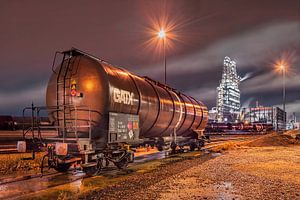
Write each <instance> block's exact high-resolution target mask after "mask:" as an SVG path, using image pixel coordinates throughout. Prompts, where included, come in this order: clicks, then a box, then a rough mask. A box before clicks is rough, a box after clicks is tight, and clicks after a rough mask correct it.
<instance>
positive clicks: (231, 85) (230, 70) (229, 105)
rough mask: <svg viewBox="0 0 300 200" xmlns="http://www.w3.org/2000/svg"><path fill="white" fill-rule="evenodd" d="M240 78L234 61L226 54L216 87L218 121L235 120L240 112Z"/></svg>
mask: <svg viewBox="0 0 300 200" xmlns="http://www.w3.org/2000/svg"><path fill="white" fill-rule="evenodd" d="M240 80H241V78H240V77H239V76H238V74H237V71H236V62H235V61H234V60H231V59H230V58H229V57H228V56H226V57H225V59H224V64H223V73H222V80H221V82H220V85H219V87H217V95H218V96H217V120H218V122H236V121H237V119H238V116H239V113H240V106H241V105H240V90H239V83H240Z"/></svg>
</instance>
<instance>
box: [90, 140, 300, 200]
mask: <svg viewBox="0 0 300 200" xmlns="http://www.w3.org/2000/svg"><path fill="white" fill-rule="evenodd" d="M213 156H215V158H214V159H208V158H206V159H203V158H197V159H192V160H186V161H183V162H179V163H174V164H172V165H167V166H165V167H163V168H162V169H160V170H157V171H154V172H150V173H145V174H140V175H136V176H133V177H131V179H130V180H127V182H122V183H121V184H117V185H114V186H112V187H110V188H107V189H104V190H101V191H98V192H94V193H93V194H91V195H88V196H87V197H86V198H87V199H120V198H121V199H163V200H166V199H172V200H173V199H293V200H294V199H300V146H288V147H259V148H258V147H242V148H239V149H238V150H231V151H229V152H227V153H225V154H224V155H222V154H219V153H215V154H213Z"/></svg>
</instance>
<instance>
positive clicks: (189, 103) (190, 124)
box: [46, 49, 208, 168]
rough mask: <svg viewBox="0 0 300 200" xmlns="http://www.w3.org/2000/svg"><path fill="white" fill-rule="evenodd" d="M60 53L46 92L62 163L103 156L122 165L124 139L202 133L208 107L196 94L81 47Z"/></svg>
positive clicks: (85, 161)
mask: <svg viewBox="0 0 300 200" xmlns="http://www.w3.org/2000/svg"><path fill="white" fill-rule="evenodd" d="M62 55H63V59H62V62H61V64H60V65H58V66H57V67H56V69H53V74H52V76H51V78H50V80H49V83H48V87H47V94H46V103H47V109H48V114H49V118H50V120H51V121H52V123H53V124H54V125H55V126H56V127H57V130H58V137H57V138H49V139H48V140H49V141H51V140H52V141H55V142H56V144H55V147H54V149H55V151H54V152H55V153H54V154H55V155H56V157H55V159H58V161H59V163H71V162H74V157H80V159H81V162H82V163H83V164H85V165H90V163H91V162H92V163H96V165H97V163H98V164H99V158H103V159H106V160H112V161H113V162H114V163H115V164H117V166H118V164H119V165H120V166H121V165H123V164H124V163H127V161H128V160H129V156H128V152H127V151H126V150H124V147H122V145H121V146H120V144H124V143H127V144H138V143H141V142H142V141H143V140H144V139H145V138H165V137H170V136H171V137H172V138H174V136H175V139H176V137H190V136H192V135H195V133H198V134H200V133H201V132H203V130H204V128H205V126H206V123H207V120H208V112H207V107H206V106H205V105H204V104H203V103H202V102H200V101H197V100H196V99H194V98H193V97H190V96H188V95H185V94H182V93H180V92H178V91H176V90H175V89H173V88H170V87H168V86H166V85H163V84H161V83H159V82H156V81H154V80H151V79H150V78H147V77H140V76H137V75H134V74H132V73H130V72H128V71H126V70H124V69H122V68H119V67H115V66H112V65H111V64H109V63H107V62H105V61H103V60H100V59H98V58H96V57H94V56H91V55H89V54H87V53H84V52H82V51H80V50H77V49H71V50H69V51H65V52H62ZM108 149H110V150H108ZM103 152H104V153H103ZM105 152H106V153H105ZM70 155H71V156H70ZM74 155H77V156H74ZM126 155H127V157H126ZM125 158H126V159H127V160H126V159H125ZM51 159H53V158H51ZM51 159H50V160H51ZM75 160H76V159H75ZM124 160H125V161H124ZM77 161H78V160H77ZM95 161H96V162H95ZM61 166H65V164H64V165H61ZM67 166H68V165H67ZM56 168H59V167H57V166H56ZM60 168H64V167H60ZM98 168H99V167H98Z"/></svg>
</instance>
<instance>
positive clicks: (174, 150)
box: [171, 142, 177, 154]
mask: <svg viewBox="0 0 300 200" xmlns="http://www.w3.org/2000/svg"><path fill="white" fill-rule="evenodd" d="M176 147H177V144H176V143H175V142H172V143H171V149H172V151H171V153H173V154H174V153H176Z"/></svg>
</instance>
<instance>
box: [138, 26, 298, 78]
mask: <svg viewBox="0 0 300 200" xmlns="http://www.w3.org/2000/svg"><path fill="white" fill-rule="evenodd" d="M299 32H300V28H299V24H298V22H297V21H295V22H281V23H277V24H267V25H265V26H262V27H259V28H258V27H256V28H253V29H252V30H250V31H247V32H244V33H242V34H239V35H233V36H231V37H228V38H224V39H221V40H218V41H216V42H214V43H212V44H211V45H209V46H208V47H206V48H204V49H201V47H199V49H201V50H200V51H198V52H196V53H193V54H190V55H187V56H185V57H180V58H172V57H171V59H169V60H167V68H168V69H169V70H168V74H169V75H172V74H181V73H185V72H186V71H189V72H194V73H199V74H200V73H201V71H205V70H208V69H211V68H215V69H216V70H217V69H218V68H219V67H220V66H221V65H222V63H223V58H224V57H225V56H230V57H232V58H233V59H235V60H236V61H237V65H238V69H242V68H249V67H250V66H251V68H253V66H254V67H255V68H259V67H260V65H259V64H260V63H261V62H263V61H265V60H266V58H267V57H268V56H269V54H270V52H271V50H273V49H276V50H282V49H285V48H286V47H288V46H290V45H292V44H295V43H298V42H300V41H299V36H298V34H299ZM287 36H288V37H287ZM218 70H219V69H218ZM135 71H136V72H137V73H139V74H149V76H150V77H160V74H161V73H162V72H163V67H162V65H160V64H159V65H158V64H157V65H149V66H148V67H144V68H140V69H136V70H135Z"/></svg>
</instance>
